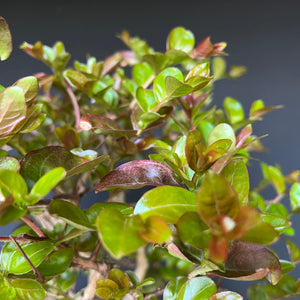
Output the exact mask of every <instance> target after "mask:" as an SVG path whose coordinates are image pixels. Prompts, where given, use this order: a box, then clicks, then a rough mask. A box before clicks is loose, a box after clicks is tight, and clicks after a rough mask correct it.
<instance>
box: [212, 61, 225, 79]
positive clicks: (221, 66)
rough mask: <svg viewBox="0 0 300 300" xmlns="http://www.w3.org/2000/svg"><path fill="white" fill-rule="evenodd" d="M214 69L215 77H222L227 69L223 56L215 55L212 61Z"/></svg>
mask: <svg viewBox="0 0 300 300" xmlns="http://www.w3.org/2000/svg"><path fill="white" fill-rule="evenodd" d="M212 70H213V75H214V78H215V79H219V78H222V77H223V76H224V74H225V71H226V61H225V59H224V58H222V57H215V58H214V59H213V61H212Z"/></svg>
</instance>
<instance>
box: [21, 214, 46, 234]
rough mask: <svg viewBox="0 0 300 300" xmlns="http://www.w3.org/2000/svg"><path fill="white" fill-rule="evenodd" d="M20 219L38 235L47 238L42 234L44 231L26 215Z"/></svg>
mask: <svg viewBox="0 0 300 300" xmlns="http://www.w3.org/2000/svg"><path fill="white" fill-rule="evenodd" d="M22 220H23V221H24V222H25V223H26V224H27V225H28V226H29V227H30V228H31V229H32V230H33V231H34V232H35V233H36V234H37V235H38V236H39V237H43V238H47V236H46V235H45V234H44V232H43V231H42V230H41V229H40V228H39V227H38V226H37V225H36V224H35V223H34V222H32V221H31V220H30V219H29V218H28V217H22Z"/></svg>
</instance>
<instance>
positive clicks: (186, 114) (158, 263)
mask: <svg viewBox="0 0 300 300" xmlns="http://www.w3.org/2000/svg"><path fill="white" fill-rule="evenodd" d="M120 38H121V39H122V41H123V42H124V43H125V44H126V45H127V47H128V48H129V50H126V51H119V52H117V53H115V54H113V55H111V56H110V57H108V58H106V59H105V60H104V61H97V59H96V58H95V57H92V56H89V57H87V61H86V62H85V63H81V62H78V61H75V62H74V66H73V67H69V66H68V62H69V60H70V54H69V53H68V52H66V51H65V48H64V45H63V44H62V43H61V42H57V43H56V44H55V45H54V46H53V47H49V46H46V45H43V43H42V42H37V43H35V44H34V45H31V44H28V43H24V44H23V45H21V49H22V50H23V51H24V52H26V53H27V54H29V55H31V56H32V57H34V58H35V59H37V60H40V61H41V62H43V63H44V64H46V65H47V66H49V67H50V69H51V73H50V74H45V73H38V74H35V75H33V76H28V77H25V78H21V79H19V80H18V81H17V82H16V83H14V84H13V85H12V86H9V87H2V86H0V89H1V92H0V146H1V148H0V225H6V224H9V223H11V222H14V221H18V220H20V221H22V222H23V226H21V227H20V228H18V229H17V230H16V231H15V232H14V233H13V234H12V235H10V236H8V237H6V236H2V237H1V238H0V240H1V241H2V242H5V245H4V246H3V248H2V250H1V257H0V270H1V273H0V298H1V299H12V300H13V299H44V298H45V297H46V296H47V295H48V297H53V298H54V299H94V298H95V297H100V298H101V299H116V300H117V299H152V300H154V299H157V297H160V296H162V295H163V299H164V300H175V299H179V300H183V299H185V300H186V299H189V300H196V299H210V300H214V299H242V297H241V296H240V295H239V294H238V293H236V292H235V291H226V290H223V289H222V286H220V285H219V284H218V285H217V283H216V282H217V281H214V279H215V278H218V277H221V278H230V279H234V280H249V281H252V280H258V279H261V280H262V284H255V285H253V286H252V287H251V288H250V289H249V291H248V297H249V299H273V297H277V298H279V297H291V296H298V297H299V296H300V281H299V280H298V281H297V279H295V278H293V277H291V276H290V275H288V273H289V272H291V271H292V270H293V269H294V266H295V264H296V263H297V262H299V260H300V254H299V248H298V247H297V245H296V244H295V243H294V242H292V241H291V240H290V239H288V238H286V236H292V235H293V234H294V229H293V227H292V223H291V221H290V218H291V216H292V215H293V214H295V213H299V212H300V180H299V172H298V171H293V172H292V173H290V174H288V175H286V176H284V175H283V174H282V172H281V170H280V167H279V166H270V165H267V164H265V163H263V162H262V163H261V169H262V178H263V179H262V181H261V183H260V184H259V185H258V186H256V187H254V188H253V189H250V183H249V175H248V166H249V165H250V162H251V159H252V157H251V156H250V153H251V152H252V151H262V150H263V149H264V147H263V145H262V143H261V141H260V137H256V136H255V135H254V134H253V132H252V125H251V124H252V123H253V122H256V121H258V120H261V118H262V116H263V115H264V114H265V113H267V112H269V111H271V110H273V109H276V108H277V107H265V105H264V103H263V101H261V100H257V101H254V102H253V103H252V106H251V109H250V111H249V113H246V112H245V111H244V108H243V106H242V104H241V103H240V102H239V101H237V100H236V99H233V98H231V97H226V98H225V100H224V103H223V108H217V107H216V106H214V105H212V90H213V85H214V83H215V81H217V80H221V79H224V78H231V79H236V78H238V77H239V76H241V75H242V74H243V73H244V72H245V69H244V67H241V66H233V67H231V68H228V67H227V66H226V62H225V60H224V58H223V57H222V56H224V55H226V54H225V53H224V52H223V51H224V48H225V47H226V44H225V43H218V44H212V43H211V41H210V39H209V38H206V39H204V40H202V41H201V42H200V43H198V44H196V46H195V39H194V35H193V33H192V32H191V31H189V30H186V29H185V28H182V27H177V28H174V29H173V30H172V31H171V32H170V34H169V35H168V38H167V42H166V52H164V53H160V52H155V51H154V50H153V49H152V48H151V47H150V46H149V45H148V44H147V43H146V42H145V41H143V40H141V39H140V38H138V37H131V36H130V34H129V33H128V32H125V31H124V32H122V34H121V35H120ZM11 48H12V47H11V35H10V31H9V28H8V25H7V23H6V21H5V20H4V19H3V18H1V19H0V56H1V60H4V59H7V58H8V57H9V55H10V52H11V50H12V49H11ZM144 186H152V188H151V189H149V190H147V191H146V192H145V193H144V194H143V195H142V197H141V198H140V199H128V198H129V197H127V200H128V201H127V200H126V197H125V194H126V191H127V190H128V189H139V188H141V187H144ZM268 186H273V188H274V198H273V199H272V200H269V201H265V199H264V198H263V193H262V191H263V190H264V189H265V188H266V187H268ZM153 187H154V188H153ZM92 190H96V192H101V193H100V194H98V195H100V196H99V199H100V200H101V201H99V202H97V203H95V204H93V205H92V206H90V207H89V208H88V209H81V208H80V203H81V202H82V201H86V200H83V199H82V198H83V196H84V195H86V194H87V193H89V192H90V191H92ZM102 191H108V192H106V193H107V194H108V198H107V200H106V201H105V202H104V201H103V200H102V198H103V197H104V195H105V193H102ZM130 195H131V194H130ZM285 196H288V197H289V199H290V211H288V210H287V209H286V208H285V207H284V206H283V205H282V204H281V200H282V199H283V198H284V197H285ZM282 236H285V239H284V240H285V243H286V245H287V248H288V250H289V255H290V260H289V261H286V260H282V259H279V258H278V256H277V255H276V253H274V252H273V251H272V250H270V249H269V248H268V246H269V245H272V244H273V243H275V242H276V241H278V240H279V239H280V238H281V237H282ZM78 270H85V272H86V273H87V274H88V276H89V282H88V285H87V287H85V288H84V289H82V290H80V291H75V289H74V285H75V282H76V277H77V274H78Z"/></svg>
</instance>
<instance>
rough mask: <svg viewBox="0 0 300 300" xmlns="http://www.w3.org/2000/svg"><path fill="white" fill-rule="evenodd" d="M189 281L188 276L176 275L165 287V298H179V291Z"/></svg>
mask: <svg viewBox="0 0 300 300" xmlns="http://www.w3.org/2000/svg"><path fill="white" fill-rule="evenodd" d="M187 281H188V279H187V278H186V277H176V278H174V279H172V280H170V281H169V282H168V284H167V286H166V287H165V290H164V295H163V300H178V293H179V291H180V289H181V288H182V286H183V285H184V284H185V283H186V282H187Z"/></svg>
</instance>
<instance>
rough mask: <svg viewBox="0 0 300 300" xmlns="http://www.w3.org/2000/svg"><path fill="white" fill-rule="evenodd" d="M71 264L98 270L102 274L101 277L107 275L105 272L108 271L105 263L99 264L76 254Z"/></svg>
mask: <svg viewBox="0 0 300 300" xmlns="http://www.w3.org/2000/svg"><path fill="white" fill-rule="evenodd" d="M72 265H73V266H75V267H80V268H81V269H92V270H95V271H98V272H99V273H100V274H101V275H102V276H103V278H105V277H106V276H107V273H108V271H109V267H108V265H107V264H105V263H102V264H101V263H98V262H95V261H91V260H90V259H85V258H82V257H78V256H75V257H74V258H73V262H72Z"/></svg>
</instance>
